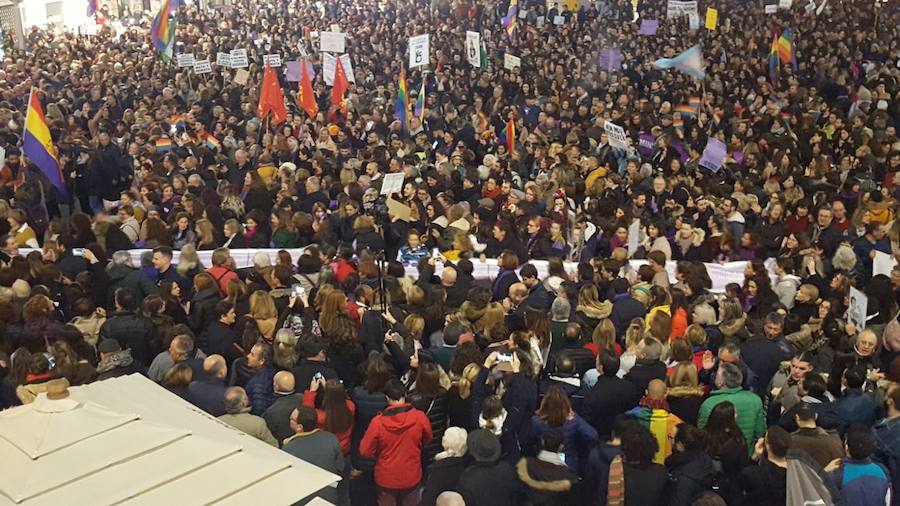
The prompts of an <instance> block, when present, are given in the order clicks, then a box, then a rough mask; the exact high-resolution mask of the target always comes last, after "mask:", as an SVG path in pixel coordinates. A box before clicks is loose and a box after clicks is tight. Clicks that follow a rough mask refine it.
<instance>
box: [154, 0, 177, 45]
mask: <svg viewBox="0 0 900 506" xmlns="http://www.w3.org/2000/svg"><path fill="white" fill-rule="evenodd" d="M179 4H180V2H179V1H178V0H174V1H173V0H163V2H162V5H161V6H160V8H159V12H158V13H157V14H156V17H155V18H153V24H152V25H150V40H151V41H152V42H153V45H154V46H155V47H156V49H158V50H159V51H160V53H162V54H163V59H168V58H166V55H167V54H168V56H169V58H171V50H172V45H173V44H174V42H175V18H174V16H171V14H172V13H174V12H175V10H176V9H177V8H178V5H179Z"/></svg>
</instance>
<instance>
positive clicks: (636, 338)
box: [617, 318, 644, 378]
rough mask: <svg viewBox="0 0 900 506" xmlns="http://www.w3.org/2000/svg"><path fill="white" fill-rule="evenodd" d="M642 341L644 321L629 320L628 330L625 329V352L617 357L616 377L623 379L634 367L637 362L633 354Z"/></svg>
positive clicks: (640, 319)
mask: <svg viewBox="0 0 900 506" xmlns="http://www.w3.org/2000/svg"><path fill="white" fill-rule="evenodd" d="M642 339H644V319H643V318H635V319H633V320H631V323H629V324H628V328H627V329H625V351H624V352H622V356H620V357H619V373H618V374H617V376H618V377H620V378H624V377H625V375H626V374H628V371H630V370H631V368H632V367H634V363H635V362H636V361H637V355H636V354H635V352H636V351H637V347H638V343H640V342H641V340H642Z"/></svg>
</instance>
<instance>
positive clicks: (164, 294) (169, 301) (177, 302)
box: [159, 281, 188, 323]
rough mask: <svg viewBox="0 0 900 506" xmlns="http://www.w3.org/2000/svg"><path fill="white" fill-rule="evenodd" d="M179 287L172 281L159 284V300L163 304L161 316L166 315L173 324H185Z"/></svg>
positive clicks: (185, 314) (185, 318) (186, 320)
mask: <svg viewBox="0 0 900 506" xmlns="http://www.w3.org/2000/svg"><path fill="white" fill-rule="evenodd" d="M182 297H183V294H182V293H181V287H180V286H178V283H175V282H174V281H163V282H162V283H160V284H159V298H160V299H162V301H163V303H165V308H164V309H163V314H165V315H168V316H169V318H171V319H172V321H173V322H175V323H187V322H188V318H187V312H186V311H185V310H184V306H182V305H181V299H182Z"/></svg>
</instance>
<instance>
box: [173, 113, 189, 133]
mask: <svg viewBox="0 0 900 506" xmlns="http://www.w3.org/2000/svg"><path fill="white" fill-rule="evenodd" d="M169 125H171V126H173V127H175V128H180V129H182V130H184V129H185V123H184V116H182V115H181V114H173V115H172V117H171V118H169Z"/></svg>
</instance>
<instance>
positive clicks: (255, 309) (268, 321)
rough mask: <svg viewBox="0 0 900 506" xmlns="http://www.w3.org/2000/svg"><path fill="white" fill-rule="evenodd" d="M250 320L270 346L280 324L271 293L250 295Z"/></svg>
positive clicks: (261, 291) (260, 292)
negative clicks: (276, 325) (276, 326)
mask: <svg viewBox="0 0 900 506" xmlns="http://www.w3.org/2000/svg"><path fill="white" fill-rule="evenodd" d="M249 316H250V318H251V319H252V320H253V321H255V322H256V328H257V330H259V334H260V336H262V338H263V340H264V341H265V342H267V343H269V344H271V343H272V338H273V337H275V324H276V323H277V322H278V310H277V309H275V300H274V299H273V298H272V296H271V295H269V292H266V291H263V290H257V291H255V292H253V293H252V294H251V295H250V313H249Z"/></svg>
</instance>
